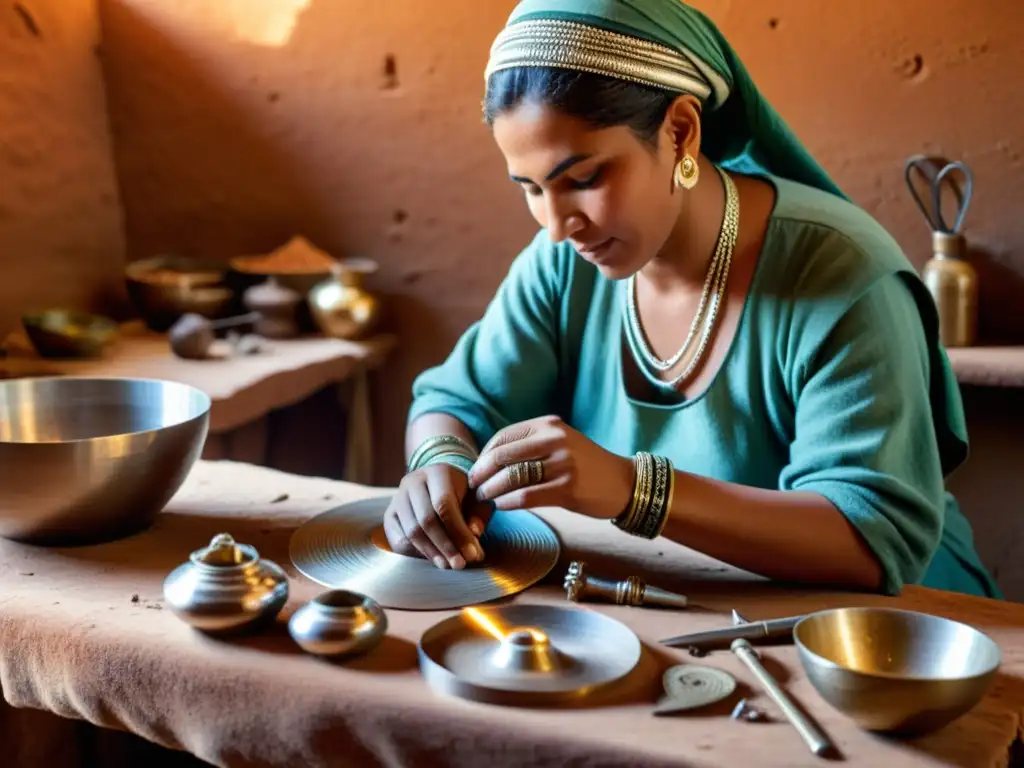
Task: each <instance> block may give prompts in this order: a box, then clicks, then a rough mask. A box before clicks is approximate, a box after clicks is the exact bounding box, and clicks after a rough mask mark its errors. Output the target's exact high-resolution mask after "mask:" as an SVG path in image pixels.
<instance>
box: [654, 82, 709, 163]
mask: <svg viewBox="0 0 1024 768" xmlns="http://www.w3.org/2000/svg"><path fill="white" fill-rule="evenodd" d="M700 108H701V105H700V100H699V99H698V98H697V97H696V96H692V95H690V94H688V93H686V94H683V95H682V96H680V97H679V98H677V99H676V100H675V101H673V102H672V105H671V106H670V107H669V108H668V112H666V113H665V123H664V126H663V129H664V131H665V134H666V136H665V138H666V139H667V140H668V143H669V146H671V147H672V148H673V150H674V152H675V160H676V162H678V161H680V160H682V159H683V156H684V155H689V156H690V157H692V158H694V159H696V158H698V157H699V156H700Z"/></svg>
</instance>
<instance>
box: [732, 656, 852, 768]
mask: <svg viewBox="0 0 1024 768" xmlns="http://www.w3.org/2000/svg"><path fill="white" fill-rule="evenodd" d="M732 652H733V654H735V656H736V658H738V659H739V660H740V661H742V662H743V663H744V664H745V665H746V667H747V669H749V670H750V671H751V672H752V673H753V674H754V677H756V678H757V680H758V682H759V683H761V685H762V686H763V687H764V689H765V691H766V692H767V693H768V695H769V696H771V697H772V700H773V701H774V702H775V703H776V704H778V706H779V709H781V710H782V714H784V715H785V716H786V719H787V720H789V722H790V723H792V725H793V727H794V728H796V730H797V732H798V733H799V734H800V737H801V738H802V739H803V740H804V741H805V742H806V743H807V746H808V747H809V748H810V750H811V752H813V753H814V754H816V755H818V756H819V757H820V756H824V755H827V754H830V753H832V752H834V751H835V745H834V744H832V742H831V740H830V739H829V738H828V736H826V735H825V734H824V732H822V730H821V729H820V728H818V726H816V725H815V724H814V723H812V722H811V721H810V719H809V718H808V717H807V716H806V715H805V714H804V713H803V712H801V711H800V709H799V708H798V707H797V706H796V705H795V704H794V703H793V701H792V699H790V698H789V696H787V695H786V692H785V691H784V690H782V687H781V686H780V685H779V683H778V681H777V680H776V679H775V678H774V677H772V675H771V673H770V672H769V671H768V670H767V669H765V668H764V665H763V664H762V663H761V659H760V658H759V657H758V655H757V651H755V650H754V646H752V645H751V644H750V643H749V642H748V641H747V640H745V639H743V638H738V639H736V640H734V641H733V643H732Z"/></svg>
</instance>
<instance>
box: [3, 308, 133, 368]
mask: <svg viewBox="0 0 1024 768" xmlns="http://www.w3.org/2000/svg"><path fill="white" fill-rule="evenodd" d="M21 324H22V325H23V326H24V328H25V335H26V336H28V340H29V341H30V342H32V346H33V347H35V349H36V352H38V353H39V356H40V357H51V358H75V357H82V358H87V357H99V356H100V355H102V354H103V350H105V349H106V348H107V347H108V346H110V344H112V343H113V341H114V340H115V339H116V338H117V323H115V322H114V321H113V320H110V319H108V318H106V317H100V316H99V315H91V314H89V313H87V312H76V311H74V310H70V309H47V310H43V311H42V312H33V313H31V314H27V315H25V316H24V317H22V318H21Z"/></svg>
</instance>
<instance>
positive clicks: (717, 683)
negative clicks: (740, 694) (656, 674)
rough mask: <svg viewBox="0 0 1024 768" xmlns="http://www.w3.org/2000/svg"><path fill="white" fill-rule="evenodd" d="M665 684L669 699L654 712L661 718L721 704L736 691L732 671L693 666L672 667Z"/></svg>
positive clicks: (663, 699) (666, 696)
mask: <svg viewBox="0 0 1024 768" xmlns="http://www.w3.org/2000/svg"><path fill="white" fill-rule="evenodd" d="M661 681H662V685H664V687H665V696H664V697H662V699H661V701H659V702H658V706H657V707H656V709H655V710H654V712H655V714H659V715H667V714H670V713H672V712H682V711H683V710H687V709H697V708H699V707H706V706H709V705H711V704H717V703H718V702H720V701H724V700H725V699H727V698H729V697H730V696H731V695H732V693H733V691H735V690H736V678H735V677H733V676H732V675H730V674H729V673H728V672H725V671H724V670H721V669H714V668H713V667H698V666H695V665H692V664H679V665H677V666H675V667H670V668H669V669H667V670H665V674H664V675H662V678H661Z"/></svg>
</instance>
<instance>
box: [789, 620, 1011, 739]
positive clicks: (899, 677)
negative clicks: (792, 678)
mask: <svg viewBox="0 0 1024 768" xmlns="http://www.w3.org/2000/svg"><path fill="white" fill-rule="evenodd" d="M793 639H794V641H795V643H796V647H797V652H798V654H799V657H800V663H801V664H802V665H803V668H804V672H806V673H807V677H808V679H809V680H810V681H811V684H812V685H813V686H814V688H815V689H816V690H817V691H818V693H819V694H821V697H822V698H823V699H825V701H827V702H828V703H829V704H831V705H832V706H833V707H835V708H836V709H837V710H839V711H840V712H842V713H843V714H845V715H846V716H848V717H850V718H851V719H853V721H854V722H855V723H857V725H858V726H860V727H861V728H863V729H865V730H869V731H879V732H887V733H892V734H898V735H901V736H919V735H922V734H925V733H929V732H931V731H936V730H938V729H939V728H942V727H943V726H945V725H947V724H948V723H950V722H952V721H953V720H955V719H957V718H958V717H960V716H961V715H963V714H964V713H966V712H967V711H968V710H970V709H971V708H972V707H973V706H974V705H975V704H977V703H978V702H979V701H980V700H981V698H982V697H983V696H984V695H985V692H986V691H987V690H988V689H989V686H991V684H992V681H993V679H994V678H995V674H996V671H997V670H998V669H999V664H1000V661H1001V658H1002V654H1001V652H1000V650H999V646H998V645H996V643H995V642H994V641H993V640H992V639H991V638H989V637H988V636H987V635H984V634H982V633H981V632H979V631H978V630H976V629H974V628H973V627H970V626H968V625H966V624H961V623H959V622H956V621H952V620H950V619H943V618H941V617H939V616H931V615H929V614H926V613H916V612H914V611H902V610H897V609H895V608H839V609H835V610H827V611H820V612H818V613H812V614H810V615H808V616H806V617H804V618H803V619H801V620H800V622H799V623H797V625H796V627H794V629H793Z"/></svg>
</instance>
